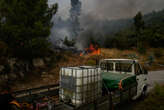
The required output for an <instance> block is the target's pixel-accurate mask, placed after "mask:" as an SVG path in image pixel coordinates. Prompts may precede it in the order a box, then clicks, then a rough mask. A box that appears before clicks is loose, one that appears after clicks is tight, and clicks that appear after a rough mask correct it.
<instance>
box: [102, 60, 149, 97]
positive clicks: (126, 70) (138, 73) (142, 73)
mask: <svg viewBox="0 0 164 110" xmlns="http://www.w3.org/2000/svg"><path fill="white" fill-rule="evenodd" d="M99 67H100V68H101V72H102V73H104V72H106V73H107V74H111V73H112V74H114V75H116V76H118V75H124V76H125V77H127V76H130V75H132V76H135V78H136V82H137V92H136V95H135V96H133V97H132V99H134V100H135V99H136V98H138V97H139V96H142V95H145V94H146V91H147V85H148V82H147V76H148V75H147V74H148V73H147V70H146V69H145V68H144V67H142V66H141V65H140V64H139V62H138V60H133V59H103V60H101V61H100V63H99ZM105 77H106V76H104V78H105ZM124 79H125V78H124ZM121 80H122V79H121Z"/></svg>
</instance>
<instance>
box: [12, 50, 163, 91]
mask: <svg viewBox="0 0 164 110" xmlns="http://www.w3.org/2000/svg"><path fill="white" fill-rule="evenodd" d="M154 51H158V49H147V51H146V54H145V55H142V54H139V53H138V52H136V49H134V50H118V49H105V48H102V49H101V54H100V55H99V56H97V55H95V56H91V55H84V56H80V55H78V54H72V53H68V52H64V53H61V55H62V59H61V60H59V61H58V62H54V63H55V64H54V66H53V67H51V68H50V69H48V71H47V73H48V74H49V75H50V77H48V78H47V80H43V79H42V78H38V77H35V76H33V78H29V79H30V82H29V81H28V83H21V84H18V85H17V86H16V87H15V88H16V90H18V89H19V90H20V89H25V88H32V87H38V86H41V85H48V84H54V83H58V81H59V71H60V68H61V67H68V66H82V65H95V64H96V60H97V59H104V58H130V57H129V56H130V55H135V56H137V59H138V60H139V62H140V63H141V64H144V63H145V62H147V59H148V57H149V56H150V55H153V54H154ZM160 51H161V53H162V54H163V53H164V49H160ZM159 64H164V56H161V57H160V58H159V57H155V60H154V63H153V64H152V65H151V66H148V67H147V69H148V70H163V69H164V66H159Z"/></svg>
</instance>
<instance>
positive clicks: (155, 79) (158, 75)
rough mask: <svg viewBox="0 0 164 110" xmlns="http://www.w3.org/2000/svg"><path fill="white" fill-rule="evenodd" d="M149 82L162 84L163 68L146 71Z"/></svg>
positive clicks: (163, 81)
mask: <svg viewBox="0 0 164 110" xmlns="http://www.w3.org/2000/svg"><path fill="white" fill-rule="evenodd" d="M148 77H149V83H150V84H153V83H159V84H164V70H163V71H151V72H149V73H148Z"/></svg>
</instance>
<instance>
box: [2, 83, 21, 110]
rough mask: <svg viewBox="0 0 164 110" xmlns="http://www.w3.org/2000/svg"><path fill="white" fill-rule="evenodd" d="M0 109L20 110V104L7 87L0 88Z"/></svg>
mask: <svg viewBox="0 0 164 110" xmlns="http://www.w3.org/2000/svg"><path fill="white" fill-rule="evenodd" d="M0 108H1V109H2V108H3V110H22V109H21V106H20V104H19V103H18V102H17V101H16V99H15V97H14V96H13V95H12V91H11V88H10V87H9V86H8V85H3V86H1V89H0Z"/></svg>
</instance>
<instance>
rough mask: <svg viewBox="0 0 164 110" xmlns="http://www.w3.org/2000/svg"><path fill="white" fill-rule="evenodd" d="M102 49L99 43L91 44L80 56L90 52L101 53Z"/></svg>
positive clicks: (91, 53) (93, 53) (90, 53)
mask: <svg viewBox="0 0 164 110" xmlns="http://www.w3.org/2000/svg"><path fill="white" fill-rule="evenodd" d="M100 53H101V51H100V48H98V45H93V44H91V45H90V46H89V48H85V51H84V52H82V53H80V56H83V55H84V54H89V55H91V56H92V55H100Z"/></svg>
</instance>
